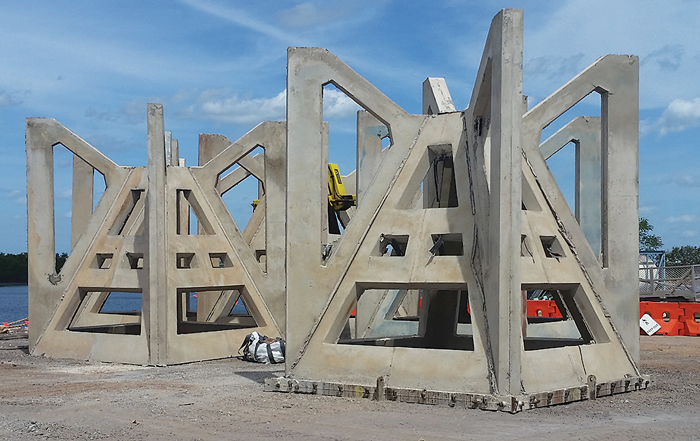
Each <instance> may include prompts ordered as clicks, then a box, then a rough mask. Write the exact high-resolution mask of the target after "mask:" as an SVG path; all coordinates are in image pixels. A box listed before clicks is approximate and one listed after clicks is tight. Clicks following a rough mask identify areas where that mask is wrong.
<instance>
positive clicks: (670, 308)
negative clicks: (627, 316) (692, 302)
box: [639, 302, 686, 335]
mask: <svg viewBox="0 0 700 441" xmlns="http://www.w3.org/2000/svg"><path fill="white" fill-rule="evenodd" d="M680 305H681V304H679V303H674V302H639V317H640V318H641V317H642V316H643V315H644V314H649V315H650V316H651V318H653V319H654V320H655V321H656V322H657V323H658V324H659V325H660V326H661V329H659V330H658V331H656V335H686V334H684V329H685V325H684V322H682V321H681V317H683V316H684V314H685V311H684V310H683V309H681V308H680ZM640 334H645V332H644V331H642V330H640Z"/></svg>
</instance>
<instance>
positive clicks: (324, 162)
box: [319, 102, 331, 244]
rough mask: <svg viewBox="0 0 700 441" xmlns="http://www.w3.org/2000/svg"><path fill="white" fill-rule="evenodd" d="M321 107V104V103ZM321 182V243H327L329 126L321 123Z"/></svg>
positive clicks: (326, 123) (324, 122)
mask: <svg viewBox="0 0 700 441" xmlns="http://www.w3.org/2000/svg"><path fill="white" fill-rule="evenodd" d="M321 105H322V106H323V102H321ZM321 137H322V140H321V145H322V146H323V147H322V148H321V155H322V157H321V164H320V167H321V180H320V181H319V185H320V187H321V188H320V191H321V203H322V204H324V205H321V208H322V210H321V243H322V244H327V243H328V217H329V216H330V214H331V213H330V212H329V210H330V208H328V195H329V194H330V189H329V188H328V142H329V141H328V138H329V125H328V122H326V121H323V125H322V129H321Z"/></svg>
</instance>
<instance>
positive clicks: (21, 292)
mask: <svg viewBox="0 0 700 441" xmlns="http://www.w3.org/2000/svg"><path fill="white" fill-rule="evenodd" d="M190 295H191V297H190V308H192V309H196V308H197V297H196V293H191V294H190ZM27 296H28V294H27V285H13V286H0V324H1V323H3V322H13V321H15V320H20V319H23V318H27V317H28V315H29V314H28V306H27V305H28V297H27ZM122 311H141V293H135V292H113V293H112V295H110V296H109V297H108V299H107V301H106V302H105V304H104V306H103V307H102V310H101V312H122ZM232 312H234V313H239V314H244V313H246V309H245V306H243V303H242V302H238V304H236V305H235V306H234V308H233V311H232Z"/></svg>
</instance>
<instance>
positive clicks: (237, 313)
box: [177, 286, 264, 334]
mask: <svg viewBox="0 0 700 441" xmlns="http://www.w3.org/2000/svg"><path fill="white" fill-rule="evenodd" d="M253 305H254V303H253V302H252V301H251V299H250V298H249V297H248V294H247V291H245V289H244V288H243V287H236V286H232V287H211V288H196V289H195V288H191V289H179V290H178V314H177V316H178V323H177V333H178V334H193V333H198V332H212V331H226V330H230V329H245V328H255V327H258V326H264V324H261V320H260V318H259V314H257V312H256V310H255V308H254V307H253ZM256 317H257V318H256Z"/></svg>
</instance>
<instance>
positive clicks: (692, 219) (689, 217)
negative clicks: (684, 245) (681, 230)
mask: <svg viewBox="0 0 700 441" xmlns="http://www.w3.org/2000/svg"><path fill="white" fill-rule="evenodd" d="M666 222H670V223H672V224H676V223H684V224H690V223H696V222H700V216H697V215H694V214H684V215H681V216H675V217H674V216H671V217H667V218H666Z"/></svg>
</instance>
